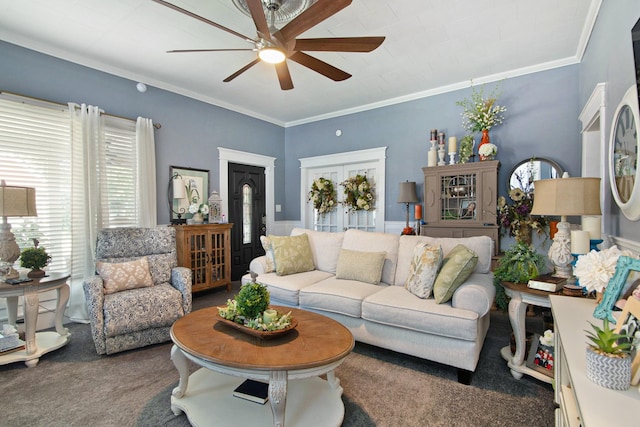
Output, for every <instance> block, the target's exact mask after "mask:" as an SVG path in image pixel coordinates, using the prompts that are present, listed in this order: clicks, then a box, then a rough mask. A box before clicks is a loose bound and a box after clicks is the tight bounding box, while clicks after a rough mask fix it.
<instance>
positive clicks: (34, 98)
mask: <svg viewBox="0 0 640 427" xmlns="http://www.w3.org/2000/svg"><path fill="white" fill-rule="evenodd" d="M0 94H7V95H11V96H19V97H22V98H28V99H33V100H34V101H38V102H46V103H49V104H54V105H59V106H61V107H67V106H68V105H65V104H60V103H59V102H54V101H49V100H48V99H43V98H36V97H35V96H28V95H22V94H19V93H13V92H9V91H6V90H0ZM101 114H104V115H105V116H110V117H115V118H117V119H123V120H131V121H132V122H135V121H136V120H135V119H131V118H129V117H123V116H118V115H116V114H109V113H105V112H102V113H101ZM153 127H154V128H155V129H160V128H161V127H162V124H160V123H154V124H153Z"/></svg>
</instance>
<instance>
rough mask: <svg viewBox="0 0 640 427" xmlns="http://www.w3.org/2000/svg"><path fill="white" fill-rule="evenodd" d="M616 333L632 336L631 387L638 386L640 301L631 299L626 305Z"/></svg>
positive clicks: (639, 372) (639, 378) (639, 367)
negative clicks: (637, 336) (636, 335)
mask: <svg viewBox="0 0 640 427" xmlns="http://www.w3.org/2000/svg"><path fill="white" fill-rule="evenodd" d="M614 332H616V333H621V332H625V333H627V334H630V335H631V336H632V338H631V342H632V344H633V346H634V347H633V350H632V352H631V357H632V362H631V385H638V383H639V382H640V349H638V346H640V338H635V337H634V336H635V334H636V332H640V300H639V299H637V298H635V297H633V296H632V297H629V299H628V300H627V302H626V303H625V305H624V310H622V314H621V315H620V316H619V317H618V323H617V324H616V328H615V330H614Z"/></svg>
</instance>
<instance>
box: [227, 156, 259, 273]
mask: <svg viewBox="0 0 640 427" xmlns="http://www.w3.org/2000/svg"><path fill="white" fill-rule="evenodd" d="M265 212H266V210H265V175H264V168H263V167H260V166H249V165H240V164H236V163H229V222H232V223H233V224H234V225H233V228H232V229H231V280H240V278H241V277H242V275H244V274H245V273H246V272H247V271H248V270H249V263H250V262H251V260H252V259H253V258H256V257H258V256H260V255H264V250H263V249H262V245H261V244H260V236H261V235H266V233H267V228H266V215H265Z"/></svg>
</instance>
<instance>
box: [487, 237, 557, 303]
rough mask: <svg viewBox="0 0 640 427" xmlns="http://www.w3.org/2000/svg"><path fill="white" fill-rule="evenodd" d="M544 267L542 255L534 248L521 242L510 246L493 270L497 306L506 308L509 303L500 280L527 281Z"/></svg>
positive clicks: (538, 273)
mask: <svg viewBox="0 0 640 427" xmlns="http://www.w3.org/2000/svg"><path fill="white" fill-rule="evenodd" d="M544 268H545V258H544V255H542V254H540V253H538V252H537V251H536V250H535V248H533V247H532V246H530V245H527V244H525V243H521V242H519V243H516V244H515V245H513V246H511V248H509V250H508V251H506V252H505V254H504V256H503V257H502V258H501V259H500V263H499V264H498V267H497V268H496V269H495V270H494V272H493V284H494V286H495V287H496V305H497V306H498V308H500V309H502V310H506V309H507V306H508V304H509V300H508V297H507V295H506V293H505V292H504V287H502V283H501V282H513V283H528V282H529V279H532V278H534V277H536V276H538V275H540V271H542V270H543V269H544Z"/></svg>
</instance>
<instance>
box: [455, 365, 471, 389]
mask: <svg viewBox="0 0 640 427" xmlns="http://www.w3.org/2000/svg"><path fill="white" fill-rule="evenodd" d="M472 377H473V371H467V370H466V369H461V368H458V382H459V383H460V384H464V385H470V384H471V378H472Z"/></svg>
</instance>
